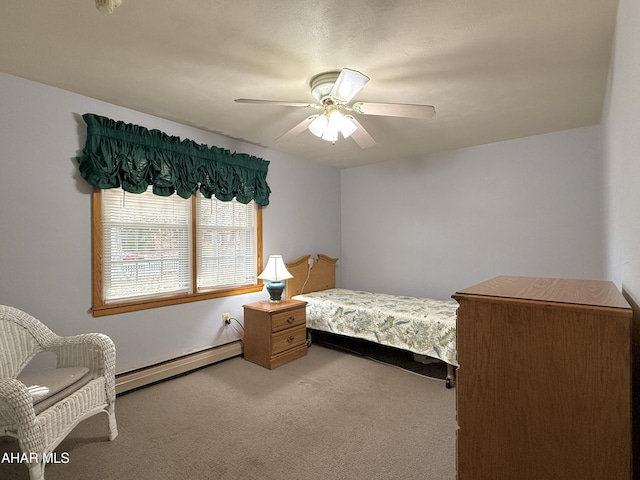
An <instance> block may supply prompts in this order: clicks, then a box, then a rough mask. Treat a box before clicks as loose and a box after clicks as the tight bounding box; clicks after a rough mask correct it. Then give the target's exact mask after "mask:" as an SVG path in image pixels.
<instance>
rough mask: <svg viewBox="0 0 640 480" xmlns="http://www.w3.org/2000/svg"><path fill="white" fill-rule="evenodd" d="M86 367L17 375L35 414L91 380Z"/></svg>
mask: <svg viewBox="0 0 640 480" xmlns="http://www.w3.org/2000/svg"><path fill="white" fill-rule="evenodd" d="M91 378H92V377H91V374H90V373H89V369H88V368H87V367H66V368H54V369H50V370H43V371H41V372H33V373H25V374H20V375H18V376H17V379H18V380H20V381H21V382H22V383H24V384H25V386H26V387H27V388H28V389H29V393H30V394H31V398H32V399H33V409H34V410H35V413H36V415H38V414H39V413H41V412H43V411H44V410H46V409H47V408H49V407H50V406H51V405H53V404H55V403H57V402H58V401H60V400H61V399H63V398H65V397H67V396H69V395H71V394H72V393H73V392H75V391H76V390H78V389H80V388H81V387H83V386H84V385H86V384H87V383H89V381H90V380H91Z"/></svg>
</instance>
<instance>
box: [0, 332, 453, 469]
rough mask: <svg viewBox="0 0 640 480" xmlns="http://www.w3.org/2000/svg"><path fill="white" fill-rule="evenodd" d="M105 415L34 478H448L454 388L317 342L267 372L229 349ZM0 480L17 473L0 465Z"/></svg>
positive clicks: (13, 447)
mask: <svg viewBox="0 0 640 480" xmlns="http://www.w3.org/2000/svg"><path fill="white" fill-rule="evenodd" d="M116 415H117V419H118V429H119V433H120V435H119V436H118V438H116V440H114V441H113V442H109V441H108V440H107V438H106V416H104V415H99V416H97V417H93V418H90V419H88V420H86V421H85V422H83V423H81V424H80V425H79V426H78V427H76V429H75V430H74V431H73V432H72V433H71V434H70V436H69V437H67V439H66V440H65V441H64V442H63V443H62V444H61V445H60V446H59V447H58V449H57V452H59V453H60V454H62V452H66V453H68V458H69V461H68V463H66V464H58V465H56V464H52V465H48V466H47V468H46V469H45V476H46V479H47V480H63V479H64V480H70V479H73V480H76V479H78V480H79V479H136V480H145V479H155V480H158V479H160V480H163V479H176V480H177V479H180V480H183V479H216V480H217V479H220V480H227V479H243V480H247V479H257V480H284V479H299V480H305V479H313V480H315V479H321V480H325V479H349V480H357V479H363V480H364V479H367V480H371V479H403V480H409V479H416V480H449V479H451V480H453V479H455V389H453V390H447V389H446V388H445V386H444V382H442V381H440V380H434V379H431V378H428V377H423V376H420V375H417V374H414V373H411V372H407V371H405V370H401V369H399V368H396V367H393V366H389V365H385V364H381V363H377V362H375V361H372V360H369V359H366V358H361V357H358V356H354V355H350V354H346V353H343V352H338V351H334V350H330V349H327V348H323V347H320V346H317V345H313V346H312V347H311V348H310V349H309V354H308V355H307V356H306V357H304V358H302V359H299V360H296V361H295V362H293V363H290V364H287V365H284V366H282V367H280V368H278V369H276V370H273V371H269V370H266V369H264V368H262V367H259V366H257V365H253V364H251V363H249V362H247V361H245V360H244V359H242V358H240V357H238V358H234V359H231V360H228V361H226V362H222V363H219V364H216V365H212V366H210V367H207V368H204V369H201V370H198V371H196V372H193V373H190V374H188V375H184V376H182V377H179V378H175V379H172V380H169V381H165V382H162V383H159V384H156V385H153V386H149V387H146V388H143V389H140V390H137V391H134V392H130V393H128V394H125V395H122V396H120V397H118V400H117V402H116ZM9 451H17V443H15V441H13V440H7V439H2V440H0V455H2V454H3V453H4V452H9ZM0 478H2V479H28V472H27V469H26V467H24V466H23V465H14V464H7V463H1V464H0Z"/></svg>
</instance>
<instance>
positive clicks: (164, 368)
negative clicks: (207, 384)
mask: <svg viewBox="0 0 640 480" xmlns="http://www.w3.org/2000/svg"><path fill="white" fill-rule="evenodd" d="M238 355H242V342H241V341H240V340H238V341H236V342H233V343H227V344H225V345H220V346H218V347H213V348H209V349H207V350H202V351H200V352H196V353H191V354H189V355H185V356H182V357H178V358H174V359H172V360H167V361H165V362H162V363H158V364H156V365H151V366H149V367H144V368H140V369H138V370H133V371H130V372H125V373H121V374H119V375H116V395H118V394H120V393H124V392H128V391H129V390H133V389H134V388H140V387H144V386H145V385H149V384H151V383H155V382H158V381H160V380H165V379H167V378H171V377H175V376H176V375H180V374H182V373H186V372H189V371H191V370H195V369H197V368H200V367H205V366H207V365H211V364H213V363H217V362H221V361H222V360H227V359H229V358H233V357H237V356H238Z"/></svg>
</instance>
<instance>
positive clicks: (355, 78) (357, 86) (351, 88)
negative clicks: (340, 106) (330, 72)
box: [329, 68, 369, 103]
mask: <svg viewBox="0 0 640 480" xmlns="http://www.w3.org/2000/svg"><path fill="white" fill-rule="evenodd" d="M368 81H369V77H367V76H366V75H364V74H362V73H360V72H358V71H356V70H351V69H350V68H343V69H342V70H341V71H340V75H338V78H337V80H336V83H334V84H333V88H332V89H331V93H329V96H330V97H331V98H332V99H333V100H334V101H337V102H338V103H349V102H350V101H351V99H352V98H353V97H355V96H356V94H357V93H358V92H359V91H360V90H362V87H364V86H365V85H366V84H367V82H368Z"/></svg>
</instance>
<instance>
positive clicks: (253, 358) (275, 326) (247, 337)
mask: <svg viewBox="0 0 640 480" xmlns="http://www.w3.org/2000/svg"><path fill="white" fill-rule="evenodd" d="M306 305H307V303H306V302H301V301H299V300H282V302H281V303H270V302H269V301H268V300H266V301H260V302H255V303H250V304H248V305H244V340H243V348H244V358H245V359H246V360H248V361H250V362H253V363H256V364H258V365H262V366H263V367H265V368H269V369H274V368H277V367H279V366H280V365H284V364H285V363H288V362H291V361H293V360H295V359H297V358H300V357H303V356H305V355H306V354H307V316H306Z"/></svg>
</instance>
